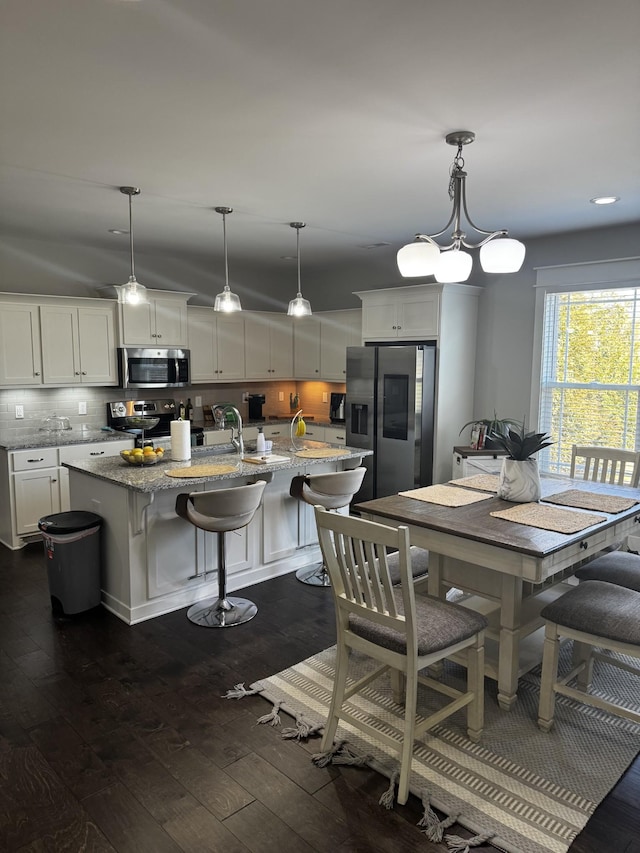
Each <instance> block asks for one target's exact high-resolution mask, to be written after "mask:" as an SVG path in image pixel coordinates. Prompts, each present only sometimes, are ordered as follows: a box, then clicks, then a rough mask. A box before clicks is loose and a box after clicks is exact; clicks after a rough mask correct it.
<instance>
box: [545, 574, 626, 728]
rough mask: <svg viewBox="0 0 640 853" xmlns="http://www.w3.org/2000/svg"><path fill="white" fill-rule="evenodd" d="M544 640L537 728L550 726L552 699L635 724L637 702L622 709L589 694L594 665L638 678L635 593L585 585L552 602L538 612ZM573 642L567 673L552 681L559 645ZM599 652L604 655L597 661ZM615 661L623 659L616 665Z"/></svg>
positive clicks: (601, 696) (593, 583)
mask: <svg viewBox="0 0 640 853" xmlns="http://www.w3.org/2000/svg"><path fill="white" fill-rule="evenodd" d="M540 615H541V617H542V618H543V619H544V620H545V639H544V649H543V656H542V676H541V679H540V703H539V707H538V726H539V727H540V728H541V729H542V730H543V731H545V732H548V731H550V730H551V729H552V728H553V724H554V715H555V698H556V694H559V695H561V696H567V697H569V698H571V699H574V700H576V701H578V702H582V703H584V704H586V705H590V706H592V707H594V708H601V709H604V710H607V711H609V712H610V713H612V714H615V715H616V716H619V717H624V718H626V719H629V720H633V721H634V722H636V723H640V701H638V694H636V701H635V704H632V705H631V706H630V705H629V704H626V703H625V704H622V703H621V702H618V701H616V699H615V697H610V696H608V695H607V694H601V693H596V692H591V680H592V675H593V664H594V659H596V658H597V659H598V660H599V661H602V662H603V663H605V664H607V665H609V666H614V667H617V668H619V669H622V670H625V671H626V672H632V673H635V674H636V675H638V676H640V666H634V665H631V664H630V663H629V662H628V659H629V658H631V659H634V660H636V661H638V665H640V592H635V591H634V590H630V589H625V588H624V587H621V586H618V585H617V584H612V583H606V582H604V581H598V580H587V581H584V582H583V583H581V584H579V585H578V586H576V587H574V588H573V589H571V590H570V591H569V592H566V593H565V594H564V595H561V596H560V597H559V598H557V599H556V600H555V601H552V602H551V603H550V604H548V605H547V606H546V607H544V608H543V609H542V610H541V612H540ZM564 639H568V640H573V661H572V669H571V671H570V672H569V673H568V674H566V675H564V676H559V675H558V661H559V651H560V643H561V641H562V640H564ZM601 649H604V650H606V652H607V653H608V654H606V655H603V654H601V653H600V650H601ZM619 655H626V656H627V660H622V659H621V658H620V657H619Z"/></svg>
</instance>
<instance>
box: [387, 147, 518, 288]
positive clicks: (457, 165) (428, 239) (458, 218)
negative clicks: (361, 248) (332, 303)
mask: <svg viewBox="0 0 640 853" xmlns="http://www.w3.org/2000/svg"><path fill="white" fill-rule="evenodd" d="M474 139H475V134H474V133H472V132H471V131H470V130H457V131H455V132H454V133H449V134H447V136H446V137H445V141H446V142H447V143H448V144H449V145H456V146H457V149H458V150H457V153H456V156H455V157H454V160H453V164H452V166H451V171H450V175H449V198H450V199H451V201H452V202H453V210H452V212H451V216H450V218H449V221H448V222H447V224H446V225H445V226H444V228H443V229H442V230H441V231H438V232H437V233H435V234H416V237H415V241H414V242H413V243H408V244H407V245H406V246H403V247H402V248H401V249H400V250H399V252H398V254H397V263H398V269H399V270H400V274H401V275H402V276H403V277H404V278H417V277H423V276H428V275H433V276H435V279H436V281H438V282H440V283H443V284H444V283H448V282H461V281H466V280H467V279H468V278H469V276H470V275H471V267H472V265H473V257H472V255H470V254H469V252H465V251H463V249H478V248H479V249H480V264H481V266H482V269H483V270H484V271H485V272H488V273H513V272H517V271H518V270H519V269H520V267H521V266H522V262H523V261H524V255H525V247H524V244H523V243H521V242H520V241H519V240H514V239H512V238H510V237H509V232H508V231H506V230H504V229H503V230H500V231H485V230H484V229H483V228H478V226H477V225H475V224H474V223H473V221H472V219H471V217H470V216H469V211H468V210H467V196H466V179H467V173H466V172H465V171H464V158H463V157H462V149H463V146H465V145H468V144H469V143H471V142H473V140H474ZM463 214H464V216H465V218H466V220H467V222H468V223H469V225H470V226H471V228H472V229H473V230H474V231H475V232H477V233H478V234H479V235H485V236H484V237H481V239H480V240H478V241H477V242H475V243H473V242H470V241H469V240H468V239H467V235H466V233H465V232H464V231H463V230H462V229H461V225H462V215H463ZM450 226H453V231H452V232H451V236H450V242H449V243H448V244H447V245H440V244H439V243H437V242H436V237H441V236H442V235H443V234H444V233H445V231H446V230H447V229H448V228H449V227H450Z"/></svg>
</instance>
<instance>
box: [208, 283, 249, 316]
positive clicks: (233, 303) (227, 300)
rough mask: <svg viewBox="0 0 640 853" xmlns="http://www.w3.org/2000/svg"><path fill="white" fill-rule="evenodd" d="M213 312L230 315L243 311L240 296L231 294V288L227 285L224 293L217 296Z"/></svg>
mask: <svg viewBox="0 0 640 853" xmlns="http://www.w3.org/2000/svg"><path fill="white" fill-rule="evenodd" d="M213 310H214V311H224V312H226V313H227V314H230V313H231V312H233V311H242V305H240V298H239V296H238V295H237V294H236V293H232V292H231V288H230V287H229V285H228V284H225V286H224V290H223V291H222V293H219V294H218V295H217V296H216V301H215V303H214V305H213Z"/></svg>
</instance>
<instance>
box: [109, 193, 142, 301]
mask: <svg viewBox="0 0 640 853" xmlns="http://www.w3.org/2000/svg"><path fill="white" fill-rule="evenodd" d="M120 192H121V193H123V194H124V195H128V196H129V251H130V255H131V275H130V276H129V281H128V282H127V283H126V284H122V285H120V286H118V288H117V289H118V302H120V303H122V304H125V305H142V304H144V303H146V302H148V301H149V300H148V298H147V288H146V287H145V286H144V285H143V284H140V282H139V281H137V279H136V271H135V267H134V265H133V216H132V212H131V199H132V198H133V196H134V195H140V187H120Z"/></svg>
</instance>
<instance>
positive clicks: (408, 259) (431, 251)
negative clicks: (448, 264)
mask: <svg viewBox="0 0 640 853" xmlns="http://www.w3.org/2000/svg"><path fill="white" fill-rule="evenodd" d="M439 257H440V249H439V248H438V247H437V246H434V245H433V243H428V242H426V241H424V240H416V242H415V243H407V245H406V246H403V247H402V248H401V249H400V250H399V252H398V254H397V256H396V260H397V263H398V269H399V270H400V275H401V276H403V277H404V278H418V277H419V276H424V275H433V272H434V270H435V268H436V266H437V264H438V258H439Z"/></svg>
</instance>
